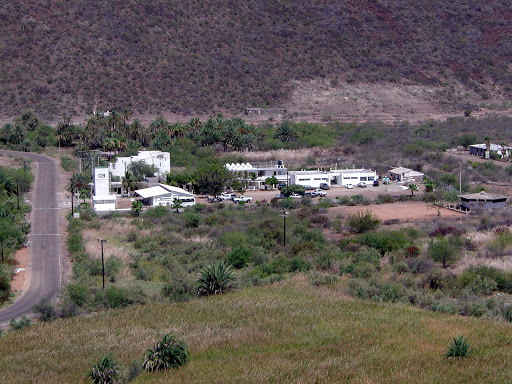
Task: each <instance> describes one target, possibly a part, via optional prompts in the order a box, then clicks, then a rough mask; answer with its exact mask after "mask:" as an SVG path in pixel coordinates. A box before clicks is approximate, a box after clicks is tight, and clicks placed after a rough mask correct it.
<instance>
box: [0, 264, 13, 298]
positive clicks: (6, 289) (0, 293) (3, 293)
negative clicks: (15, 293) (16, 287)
mask: <svg viewBox="0 0 512 384" xmlns="http://www.w3.org/2000/svg"><path fill="white" fill-rule="evenodd" d="M11 279H12V268H11V267H9V266H8V265H6V264H1V265H0V302H3V301H5V300H7V299H8V298H9V295H10V293H11Z"/></svg>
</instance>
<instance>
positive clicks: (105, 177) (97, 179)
mask: <svg viewBox="0 0 512 384" xmlns="http://www.w3.org/2000/svg"><path fill="white" fill-rule="evenodd" d="M108 195H110V174H109V173H108V169H107V168H94V196H108Z"/></svg>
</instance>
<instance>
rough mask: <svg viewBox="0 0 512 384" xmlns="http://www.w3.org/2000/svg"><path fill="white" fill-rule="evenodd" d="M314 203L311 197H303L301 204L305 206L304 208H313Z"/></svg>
mask: <svg viewBox="0 0 512 384" xmlns="http://www.w3.org/2000/svg"><path fill="white" fill-rule="evenodd" d="M312 202H313V199H312V198H311V196H302V199H301V201H300V204H301V205H303V206H304V207H311V204H312Z"/></svg>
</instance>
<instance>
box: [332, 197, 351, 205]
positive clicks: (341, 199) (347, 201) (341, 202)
mask: <svg viewBox="0 0 512 384" xmlns="http://www.w3.org/2000/svg"><path fill="white" fill-rule="evenodd" d="M336 200H337V201H338V204H339V205H354V203H353V202H352V199H351V198H350V197H348V196H336Z"/></svg>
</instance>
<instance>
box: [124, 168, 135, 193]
mask: <svg viewBox="0 0 512 384" xmlns="http://www.w3.org/2000/svg"><path fill="white" fill-rule="evenodd" d="M134 185H135V180H134V178H133V175H132V173H131V172H130V171H126V172H125V173H124V177H123V178H122V180H121V186H122V187H123V188H124V189H125V190H126V193H127V194H129V193H130V189H131V188H133V186H134Z"/></svg>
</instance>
